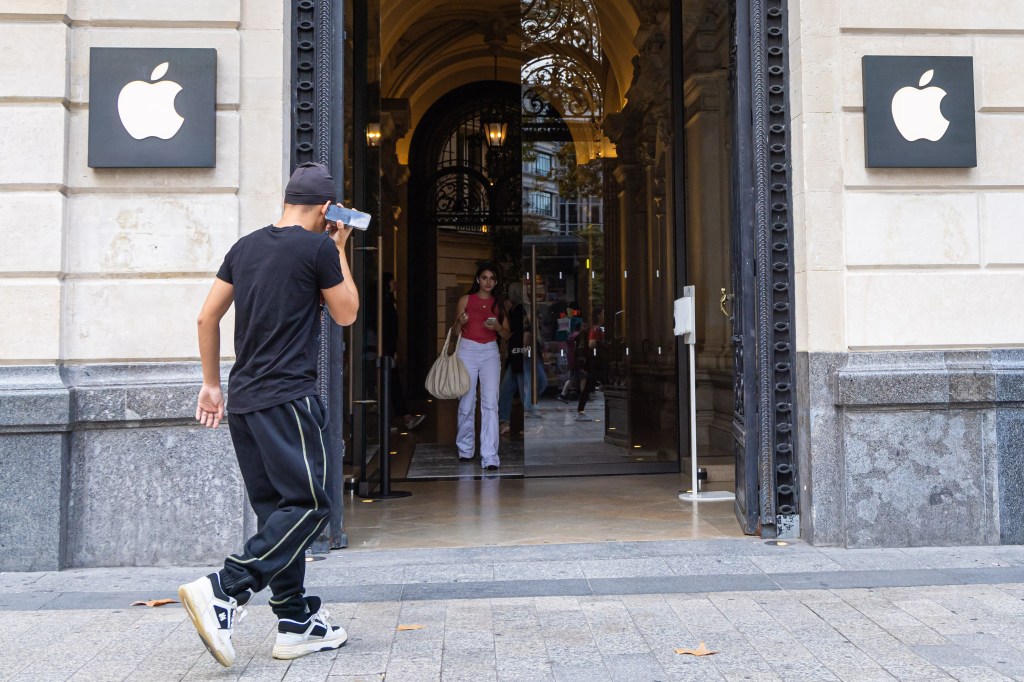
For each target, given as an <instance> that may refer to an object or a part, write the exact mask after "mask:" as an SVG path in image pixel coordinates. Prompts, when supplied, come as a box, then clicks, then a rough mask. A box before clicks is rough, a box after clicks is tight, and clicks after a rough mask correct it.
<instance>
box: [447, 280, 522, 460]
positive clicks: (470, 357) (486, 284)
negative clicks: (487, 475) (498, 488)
mask: <svg viewBox="0 0 1024 682" xmlns="http://www.w3.org/2000/svg"><path fill="white" fill-rule="evenodd" d="M473 280H474V281H473V286H472V287H471V288H470V290H469V293H468V294H466V295H465V296H463V297H462V298H460V299H459V305H458V308H457V309H456V311H455V332H456V333H457V334H462V343H461V344H460V345H459V358H460V359H461V360H462V362H463V364H464V365H465V366H466V371H468V372H469V391H468V392H467V393H466V394H465V395H464V396H462V399H461V400H460V401H459V435H458V440H457V444H458V448H459V459H460V460H462V461H469V460H471V459H473V452H474V450H475V447H474V446H475V443H476V428H475V424H474V421H475V420H474V416H475V414H476V385H477V380H479V382H480V466H481V467H483V468H484V469H488V470H495V469H497V468H498V467H499V466H500V464H501V462H500V461H499V459H498V386H499V383H500V377H501V353H500V351H499V349H498V339H499V338H501V339H507V338H508V337H509V335H510V333H511V332H510V331H509V325H508V319H507V318H506V317H505V306H504V305H502V302H501V300H500V296H501V288H500V287H499V286H498V271H497V270H496V269H495V268H494V267H493V266H492V265H490V264H489V263H485V264H483V265H481V266H480V267H479V268H478V269H477V271H476V276H475V277H474V278H473Z"/></svg>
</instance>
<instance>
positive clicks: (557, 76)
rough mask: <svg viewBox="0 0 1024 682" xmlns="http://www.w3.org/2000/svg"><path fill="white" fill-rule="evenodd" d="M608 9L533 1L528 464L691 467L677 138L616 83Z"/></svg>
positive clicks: (526, 277) (526, 159)
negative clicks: (680, 311) (674, 192)
mask: <svg viewBox="0 0 1024 682" xmlns="http://www.w3.org/2000/svg"><path fill="white" fill-rule="evenodd" d="M601 9H602V7H601V6H600V2H592V1H591V0H564V1H563V2H558V3H551V2H540V1H539V0H538V1H536V2H529V1H528V2H524V3H523V5H522V17H521V31H522V52H523V57H522V69H521V83H520V85H521V88H522V102H521V104H522V120H521V125H522V132H521V138H522V169H523V170H522V199H523V223H522V224H523V227H522V249H523V251H522V263H523V267H522V281H521V282H519V283H518V284H519V285H520V286H521V291H522V294H523V295H522V298H523V304H524V307H525V325H526V329H527V333H526V334H525V335H524V338H525V342H524V347H523V348H522V349H517V348H512V349H510V352H512V353H515V352H519V351H520V350H522V351H523V352H525V354H526V357H527V360H526V361H525V362H524V363H523V366H524V371H525V372H526V373H527V374H528V379H527V381H526V382H524V383H525V386H526V387H527V391H526V392H527V393H528V395H527V396H526V397H525V398H524V399H523V400H522V401H521V402H522V415H521V417H520V416H519V415H518V413H516V414H514V418H513V420H512V423H511V426H512V435H513V438H515V437H517V434H518V433H519V432H521V433H522V441H523V448H524V465H525V474H526V475H527V476H549V475H588V474H601V473H644V472H649V473H655V472H667V471H678V470H679V443H680V419H679V414H680V403H679V389H678V387H679V369H678V368H679V363H678V349H677V341H676V337H675V336H674V335H673V332H672V319H671V311H672V301H673V300H674V299H675V298H676V287H677V282H676V271H677V269H676V252H675V245H676V240H675V228H676V225H675V223H674V221H673V220H672V215H673V211H672V209H673V207H672V206H671V205H670V204H671V198H670V197H668V196H666V187H671V186H672V182H671V173H672V170H673V168H672V163H671V156H672V154H671V144H672V142H671V136H670V135H666V134H665V133H666V132H667V131H665V130H664V128H663V127H659V126H663V125H664V123H663V122H662V121H661V120H660V119H659V118H658V117H656V116H653V115H650V113H651V112H650V110H651V109H652V106H651V104H652V103H651V102H650V101H646V102H645V101H642V100H640V98H636V99H637V101H636V102H634V101H632V100H633V98H630V99H628V100H626V101H625V102H622V98H621V97H613V96H612V94H613V93H611V92H608V91H607V90H606V88H607V87H608V85H607V84H608V83H609V81H610V80H611V79H610V78H609V74H610V68H609V64H608V63H607V61H606V56H605V51H604V49H605V47H604V45H603V41H602V33H601V16H602V14H603V15H605V16H607V15H608V13H607V12H601V11H600V10H601ZM604 9H608V8H604ZM556 10H557V11H556ZM665 49H666V54H667V46H666V48H665ZM620 59H621V55H620ZM636 60H638V61H637V62H636V63H637V64H639V65H642V64H643V57H642V56H641V55H636ZM622 89H623V90H624V89H625V88H624V87H623V88H622ZM620 102H621V103H620ZM512 298H513V300H512V301H511V305H512V306H515V305H516V304H517V301H516V300H514V299H515V297H514V296H513V297H512Z"/></svg>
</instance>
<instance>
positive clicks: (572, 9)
mask: <svg viewBox="0 0 1024 682" xmlns="http://www.w3.org/2000/svg"><path fill="white" fill-rule="evenodd" d="M521 7H522V11H521V16H522V27H523V49H524V50H529V48H531V47H533V46H534V45H545V46H553V45H561V46H563V47H566V48H571V49H573V50H576V51H579V52H580V53H582V54H584V55H587V56H589V57H590V58H592V59H594V60H597V61H600V60H601V31H600V28H599V26H600V24H599V22H598V20H597V10H596V9H595V8H594V3H593V2H591V0H522V3H521Z"/></svg>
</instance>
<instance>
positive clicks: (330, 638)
mask: <svg viewBox="0 0 1024 682" xmlns="http://www.w3.org/2000/svg"><path fill="white" fill-rule="evenodd" d="M306 603H307V604H308V605H309V610H310V611H312V612H313V615H312V616H310V617H309V619H308V620H306V621H297V620H288V619H285V618H282V619H281V620H279V621H277V641H275V642H274V651H273V653H272V654H271V655H272V656H273V657H274V658H279V659H283V660H289V659H292V658H298V657H299V656H305V655H306V654H312V653H316V652H317V651H330V650H331V649H337V648H339V647H340V646H341V645H342V644H344V643H345V642H347V641H348V634H347V633H346V632H345V628H343V627H340V626H338V625H331V622H330V620H329V619H330V614H329V613H327V609H325V608H324V607H323V606H322V603H321V601H320V597H306Z"/></svg>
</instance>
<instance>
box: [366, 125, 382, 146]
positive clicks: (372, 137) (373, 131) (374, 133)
mask: <svg viewBox="0 0 1024 682" xmlns="http://www.w3.org/2000/svg"><path fill="white" fill-rule="evenodd" d="M380 138H381V134H380V124H379V123H367V124H366V144H368V145H370V146H371V147H379V146H380Z"/></svg>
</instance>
